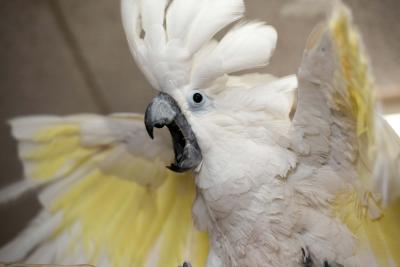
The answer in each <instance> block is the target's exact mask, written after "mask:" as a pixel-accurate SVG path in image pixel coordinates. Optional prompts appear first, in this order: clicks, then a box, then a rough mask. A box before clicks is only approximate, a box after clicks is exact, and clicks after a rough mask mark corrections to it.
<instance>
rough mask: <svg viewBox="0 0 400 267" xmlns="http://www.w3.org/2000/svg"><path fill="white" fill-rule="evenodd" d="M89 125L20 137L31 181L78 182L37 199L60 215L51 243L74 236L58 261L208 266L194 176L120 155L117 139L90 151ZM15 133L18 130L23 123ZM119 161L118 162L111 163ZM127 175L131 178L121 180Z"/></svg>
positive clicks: (64, 125) (68, 124)
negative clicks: (195, 216) (197, 223)
mask: <svg viewBox="0 0 400 267" xmlns="http://www.w3.org/2000/svg"><path fill="white" fill-rule="evenodd" d="M107 119H108V118H106V120H107ZM110 119H111V118H110ZM142 119H143V118H142V117H140V116H136V117H132V116H130V117H122V116H121V117H120V118H115V119H114V118H113V119H111V120H117V121H118V120H122V121H125V122H127V123H128V124H132V125H134V124H135V123H136V124H138V123H140V124H142ZM83 124H84V120H83V121H82V120H81V119H79V120H78V119H77V120H76V121H75V122H74V117H71V119H70V121H66V120H64V121H63V120H62V119H60V121H59V122H58V123H56V124H50V125H46V124H45V125H43V126H42V125H40V124H38V126H37V127H36V126H35V127H36V128H37V129H34V130H33V131H32V133H30V134H28V135H27V136H25V135H24V134H21V135H18V133H16V134H15V135H16V137H17V138H18V139H19V141H20V146H19V152H20V157H21V159H22V160H23V162H24V167H25V169H26V177H27V178H28V179H31V180H32V181H34V182H39V183H42V182H56V183H57V182H58V181H59V180H60V181H63V180H68V179H71V177H75V178H72V179H71V181H70V182H68V183H66V184H65V185H63V187H62V188H60V189H58V191H56V192H55V193H54V192H52V193H50V194H48V195H46V192H44V194H43V195H41V196H39V197H40V199H41V200H42V203H43V205H44V206H45V207H46V208H47V209H48V211H49V212H50V213H51V214H59V213H61V214H62V221H61V223H60V224H59V225H58V227H57V228H56V229H55V230H54V231H53V232H52V234H51V236H50V238H49V240H48V241H49V242H51V241H53V240H56V239H57V238H59V237H60V236H61V235H63V234H65V233H68V234H69V235H70V236H71V238H70V239H69V240H68V244H67V248H68V249H67V250H66V251H64V254H63V255H62V256H60V255H59V256H58V261H59V262H62V261H63V260H65V259H68V258H69V257H72V256H73V255H76V253H81V254H82V253H83V254H84V255H86V257H87V258H88V259H89V262H84V263H90V264H94V265H95V264H96V262H97V261H98V260H99V258H101V257H104V255H105V256H106V258H107V259H108V262H109V265H108V266H113V267H118V266H119V267H127V266H130V267H131V266H146V265H148V264H149V263H150V262H151V263H152V264H151V265H152V266H160V267H161V266H162V267H164V266H178V265H181V264H182V263H183V262H184V261H190V262H191V263H192V264H193V265H194V266H199V267H200V266H204V265H205V260H206V258H207V253H208V237H207V234H206V233H200V232H198V231H197V230H196V229H195V228H194V225H193V222H192V217H191V216H192V215H191V208H192V203H193V200H194V197H195V185H194V179H193V177H192V175H191V174H185V175H182V174H175V173H173V172H170V171H168V170H167V169H166V168H165V165H164V164H165V163H163V162H162V161H160V159H158V158H154V159H153V160H149V159H146V158H145V157H141V156H140V155H135V154H132V153H130V152H127V151H125V150H123V151H122V152H120V151H117V153H115V149H117V146H118V144H120V143H118V142H115V140H114V139H113V138H111V139H110V141H109V142H103V143H104V144H102V145H92V144H91V145H86V144H85V143H84V141H83V138H82V135H83V134H84V133H83V132H82V128H81V127H82V125H83ZM13 125H14V126H15V127H17V128H18V126H17V125H18V122H14V123H13ZM16 131H17V130H16ZM21 132H24V131H21ZM128 133H129V132H128ZM143 136H145V135H143ZM146 138H147V137H146ZM146 142H150V141H147V140H146ZM138 143H141V144H142V143H143V141H141V140H138ZM113 153H114V154H115V155H120V156H119V158H117V160H114V159H113V160H111V161H107V160H108V158H109V157H110V156H112V155H113ZM104 162H107V163H104ZM121 170H123V172H122V171H121ZM121 172H122V173H123V174H124V175H126V174H130V177H121ZM125 178H129V179H125ZM146 178H148V179H147V183H146V181H145V180H146ZM50 191H51V189H50ZM76 229H78V231H77V232H76ZM74 231H75V232H74ZM82 244H83V247H82Z"/></svg>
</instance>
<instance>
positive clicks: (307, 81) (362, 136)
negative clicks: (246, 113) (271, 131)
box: [293, 2, 400, 266]
mask: <svg viewBox="0 0 400 267" xmlns="http://www.w3.org/2000/svg"><path fill="white" fill-rule="evenodd" d="M298 78H299V95H298V107H297V111H296V114H295V116H294V120H293V125H294V130H295V136H296V138H295V140H294V144H295V146H296V150H297V151H298V152H299V155H300V161H301V162H302V163H304V164H307V165H311V166H314V167H315V168H317V169H321V170H322V169H323V168H324V167H326V166H329V168H331V169H333V170H334V171H335V172H336V173H338V174H339V175H340V177H341V179H343V184H348V185H349V186H347V187H346V189H343V191H344V192H340V193H339V194H338V195H337V197H336V199H335V200H334V202H335V203H334V212H335V214H336V215H337V216H338V217H339V218H340V219H341V220H342V221H343V222H344V223H346V224H347V226H348V227H349V229H350V230H351V231H352V232H353V233H354V235H355V236H356V237H357V238H358V239H359V240H360V241H362V242H360V243H361V244H363V246H366V247H369V248H371V249H372V250H373V251H374V253H375V256H377V257H378V258H379V260H380V263H381V265H382V266H387V265H390V264H394V263H396V265H400V256H399V253H398V251H399V249H400V238H399V237H400V227H399V220H400V199H399V196H400V143H399V138H398V136H397V135H396V134H395V133H394V131H393V130H392V129H391V128H390V127H389V126H388V125H387V123H386V122H385V121H384V120H383V119H382V117H381V116H380V115H379V112H378V111H379V107H378V106H377V105H378V104H377V102H376V101H375V98H374V84H373V80H372V78H371V74H370V69H369V65H368V60H367V57H366V55H365V54H364V49H363V45H362V42H361V40H360V35H359V33H358V32H357V30H356V29H355V27H354V26H353V24H352V22H351V15H350V12H349V11H348V10H347V9H346V8H345V7H344V6H343V5H342V4H340V3H339V2H338V3H337V4H336V5H335V7H334V11H333V15H332V17H331V18H330V20H329V22H328V23H327V24H324V25H321V26H320V27H318V28H317V29H316V30H315V31H314V32H313V34H312V35H311V37H310V39H309V41H308V44H307V48H306V51H305V53H304V58H303V62H302V65H301V68H300V70H299V77H298ZM322 175H323V173H322V172H321V176H322ZM327 186H332V185H327Z"/></svg>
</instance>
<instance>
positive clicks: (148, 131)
mask: <svg viewBox="0 0 400 267" xmlns="http://www.w3.org/2000/svg"><path fill="white" fill-rule="evenodd" d="M146 130H147V134H148V135H149V136H150V138H151V139H154V133H153V128H150V127H146Z"/></svg>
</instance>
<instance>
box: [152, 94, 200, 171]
mask: <svg viewBox="0 0 400 267" xmlns="http://www.w3.org/2000/svg"><path fill="white" fill-rule="evenodd" d="M144 123H145V125H146V130H147V133H148V134H149V136H150V137H151V138H153V137H154V136H153V129H154V127H156V128H162V127H164V126H167V128H168V129H169V131H170V133H171V137H172V142H173V146H174V152H175V162H174V163H172V164H171V165H170V166H169V167H168V168H169V169H170V170H172V171H175V172H185V171H188V170H191V169H194V168H196V167H197V166H198V165H199V164H200V163H201V161H202V156H201V150H200V147H199V145H198V143H197V140H196V136H195V135H194V133H193V131H192V128H191V127H190V125H189V123H188V122H187V120H186V118H185V116H184V115H183V114H182V111H181V109H180V107H179V106H178V103H176V101H175V99H173V98H172V97H171V96H170V95H168V94H166V93H160V94H159V95H158V96H157V97H155V98H154V99H153V101H152V102H151V103H150V105H149V106H148V107H147V109H146V113H145V117H144Z"/></svg>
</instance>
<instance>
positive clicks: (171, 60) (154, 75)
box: [122, 0, 277, 92]
mask: <svg viewBox="0 0 400 267" xmlns="http://www.w3.org/2000/svg"><path fill="white" fill-rule="evenodd" d="M168 4H169V5H168ZM244 11H245V8H244V2H243V0H196V1H195V0H172V1H170V2H168V1H166V0H150V1H145V0H122V19H123V24H124V29H125V32H126V35H127V38H128V43H129V46H130V49H131V51H132V54H133V57H134V58H135V60H136V62H137V64H138V65H139V67H140V68H141V70H142V71H143V73H144V74H145V76H146V77H147V78H148V80H149V82H150V83H151V85H152V86H153V87H154V88H155V89H157V90H159V91H166V92H171V91H173V90H178V89H182V88H184V87H186V86H189V85H191V86H193V85H194V84H195V85H199V84H201V81H207V82H210V81H213V80H215V79H217V78H218V77H221V76H223V75H225V74H227V73H231V72H235V71H239V70H245V69H249V68H255V67H259V66H264V65H266V64H267V63H268V59H269V58H270V56H271V54H272V52H273V50H274V48H275V44H276V39H277V35H276V32H275V30H274V29H273V28H272V27H270V26H266V25H264V24H262V23H249V24H241V25H240V26H238V27H236V28H234V29H233V30H232V31H231V32H229V33H228V34H227V35H226V36H225V37H224V38H223V39H222V40H221V41H220V42H219V44H218V45H217V46H216V48H215V49H214V51H213V52H212V53H211V54H208V53H204V49H203V48H204V47H210V45H209V44H210V43H212V42H216V41H215V40H213V39H212V38H213V36H214V35H215V34H216V33H218V32H219V31H220V30H222V29H223V28H224V27H226V26H228V25H229V24H231V23H233V22H234V21H237V20H239V19H241V18H242V17H243V14H244ZM202 51H203V52H202ZM199 53H201V54H202V58H200V57H199V56H197V54H199ZM202 62H204V63H202ZM195 65H196V66H199V68H197V69H196V72H195V75H194V76H193V75H192V73H193V72H194V71H193V67H194V66H195ZM211 66H212V68H210V67H211ZM207 69H209V70H208V71H207ZM191 78H194V79H195V81H194V82H193V81H192V80H191Z"/></svg>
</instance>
